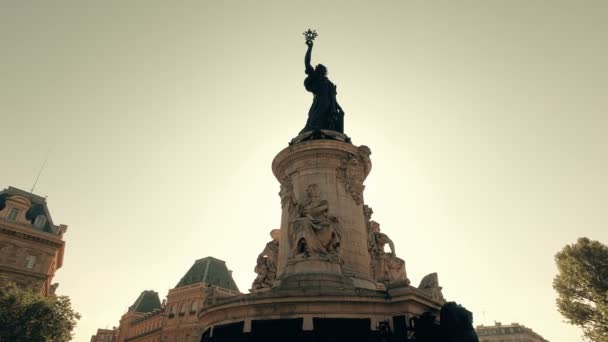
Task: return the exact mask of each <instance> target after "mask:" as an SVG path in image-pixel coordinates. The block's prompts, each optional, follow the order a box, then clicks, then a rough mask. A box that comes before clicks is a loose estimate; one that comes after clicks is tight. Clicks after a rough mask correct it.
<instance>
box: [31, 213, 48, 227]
mask: <svg viewBox="0 0 608 342" xmlns="http://www.w3.org/2000/svg"><path fill="white" fill-rule="evenodd" d="M45 224H46V216H44V215H38V216H36V219H35V220H34V227H36V228H38V229H43V228H44V225H45Z"/></svg>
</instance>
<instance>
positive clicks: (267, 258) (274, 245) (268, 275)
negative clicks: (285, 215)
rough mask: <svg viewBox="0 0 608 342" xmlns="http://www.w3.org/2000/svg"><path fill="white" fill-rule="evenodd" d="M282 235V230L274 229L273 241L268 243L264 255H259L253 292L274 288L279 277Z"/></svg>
mask: <svg viewBox="0 0 608 342" xmlns="http://www.w3.org/2000/svg"><path fill="white" fill-rule="evenodd" d="M280 234H281V230H279V229H273V230H272V231H271V232H270V236H271V237H272V241H270V242H268V243H267V244H266V247H265V248H264V250H263V251H262V253H260V255H258V259H257V263H256V266H255V269H254V271H255V273H257V275H258V276H257V277H256V278H255V280H254V281H253V284H252V285H251V290H252V291H256V290H259V289H262V288H268V287H272V284H273V283H274V280H275V279H276V277H277V261H278V258H279V238H280Z"/></svg>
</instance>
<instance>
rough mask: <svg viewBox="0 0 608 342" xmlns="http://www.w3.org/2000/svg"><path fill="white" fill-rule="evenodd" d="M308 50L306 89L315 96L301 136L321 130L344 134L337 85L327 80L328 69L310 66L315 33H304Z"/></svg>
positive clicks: (305, 62) (305, 58)
mask: <svg viewBox="0 0 608 342" xmlns="http://www.w3.org/2000/svg"><path fill="white" fill-rule="evenodd" d="M304 36H305V37H306V45H308V50H307V51H306V56H305V57H304V65H305V66H306V71H305V72H306V75H308V76H307V77H306V79H305V80H304V87H306V90H308V91H309V92H311V93H313V94H314V98H313V100H312V105H311V106H310V110H309V111H308V120H307V121H306V126H305V127H304V128H303V129H302V130H301V131H300V134H302V133H304V132H309V131H317V130H321V129H326V130H331V131H336V132H340V133H344V111H343V110H342V108H341V107H340V105H339V104H338V101H337V100H336V94H337V92H336V85H335V84H333V83H332V82H331V81H330V80H329V79H328V78H327V68H325V66H324V65H322V64H318V65H317V66H316V67H315V68H313V67H312V66H311V65H310V59H311V54H312V46H313V40H314V39H315V37H316V36H317V33H316V32H315V31H311V30H308V31H306V32H304Z"/></svg>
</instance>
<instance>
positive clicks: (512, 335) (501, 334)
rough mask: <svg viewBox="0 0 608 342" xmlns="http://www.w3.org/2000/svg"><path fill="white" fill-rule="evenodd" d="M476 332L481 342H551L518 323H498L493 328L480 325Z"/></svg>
mask: <svg viewBox="0 0 608 342" xmlns="http://www.w3.org/2000/svg"><path fill="white" fill-rule="evenodd" d="M475 330H476V331H477V336H479V342H549V341H547V340H545V339H544V338H543V337H542V336H540V335H539V334H537V333H535V332H534V331H533V330H532V329H530V328H526V327H525V326H523V325H521V324H518V323H511V324H505V325H503V324H501V323H500V322H496V323H495V325H492V326H483V325H478V326H477V327H476V328H475Z"/></svg>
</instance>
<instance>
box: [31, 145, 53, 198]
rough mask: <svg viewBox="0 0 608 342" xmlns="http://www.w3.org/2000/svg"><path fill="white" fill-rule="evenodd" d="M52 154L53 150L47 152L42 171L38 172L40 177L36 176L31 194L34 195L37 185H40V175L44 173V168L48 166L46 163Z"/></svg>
mask: <svg viewBox="0 0 608 342" xmlns="http://www.w3.org/2000/svg"><path fill="white" fill-rule="evenodd" d="M50 153H51V149H49V150H48V151H46V157H45V158H44V162H43V163H42V166H41V167H40V171H38V176H36V180H35V181H34V185H32V190H30V192H31V193H34V189H36V184H38V179H40V175H41V174H42V171H43V170H44V167H45V166H46V161H47V160H49V154H50Z"/></svg>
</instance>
